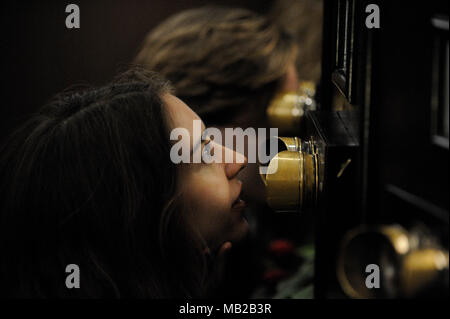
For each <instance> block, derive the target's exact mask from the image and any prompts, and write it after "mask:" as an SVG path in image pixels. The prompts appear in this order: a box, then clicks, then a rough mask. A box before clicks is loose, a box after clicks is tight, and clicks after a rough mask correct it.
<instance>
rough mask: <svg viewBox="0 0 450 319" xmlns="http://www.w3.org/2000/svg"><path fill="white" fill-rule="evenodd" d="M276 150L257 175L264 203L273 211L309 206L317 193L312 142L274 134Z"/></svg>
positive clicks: (315, 156) (316, 172)
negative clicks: (264, 169)
mask: <svg viewBox="0 0 450 319" xmlns="http://www.w3.org/2000/svg"><path fill="white" fill-rule="evenodd" d="M278 139H279V142H280V143H279V150H280V148H281V150H280V151H279V152H278V153H277V154H276V155H275V156H274V157H273V158H272V159H271V160H270V162H269V164H268V172H271V173H266V174H261V178H262V180H263V182H264V185H265V186H266V196H267V203H268V204H269V206H270V207H271V208H272V209H273V210H275V211H277V212H302V211H304V210H307V209H311V208H312V207H313V206H314V205H315V203H316V200H317V196H318V192H319V182H320V178H319V165H320V163H319V153H316V152H315V150H316V149H315V148H314V147H312V142H305V141H302V140H301V139H299V138H297V137H278Z"/></svg>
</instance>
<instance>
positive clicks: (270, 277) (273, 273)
mask: <svg viewBox="0 0 450 319" xmlns="http://www.w3.org/2000/svg"><path fill="white" fill-rule="evenodd" d="M286 274H287V273H286V272H285V271H284V270H282V269H271V270H268V271H266V272H265V273H264V277H263V279H264V281H265V282H267V283H271V284H273V283H276V282H278V281H280V280H281V279H283V278H284V277H286Z"/></svg>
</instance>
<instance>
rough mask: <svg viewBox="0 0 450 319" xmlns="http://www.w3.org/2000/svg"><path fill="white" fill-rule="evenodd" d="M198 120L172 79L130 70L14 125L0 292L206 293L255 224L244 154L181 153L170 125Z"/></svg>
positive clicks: (5, 164) (4, 193)
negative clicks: (70, 282) (182, 156)
mask: <svg viewBox="0 0 450 319" xmlns="http://www.w3.org/2000/svg"><path fill="white" fill-rule="evenodd" d="M194 120H199V117H198V116H197V114H196V113H194V112H193V111H192V110H191V109H190V108H189V107H188V106H187V105H186V104H184V103H183V102H182V101H181V100H179V99H178V98H176V97H175V96H173V95H172V94H171V88H170V87H169V85H168V84H167V82H165V81H163V80H161V79H160V78H159V77H158V76H157V75H156V74H154V73H149V72H143V71H140V70H132V71H128V72H126V73H125V74H123V75H122V76H120V77H118V78H117V79H116V80H114V81H113V82H112V83H110V84H108V85H106V86H103V87H100V88H91V89H86V90H84V91H79V92H71V93H64V94H61V95H59V96H57V97H56V98H55V99H54V100H53V101H52V102H51V103H49V104H48V105H47V106H45V107H44V108H43V109H41V110H40V112H39V113H38V114H36V115H35V116H34V117H33V118H31V119H30V120H29V121H28V122H27V123H26V124H25V125H24V126H23V127H22V128H21V129H19V130H18V131H17V132H15V134H13V136H12V137H11V138H10V139H9V141H8V142H7V143H6V145H5V146H4V147H3V149H2V150H1V153H0V154H1V157H2V158H1V161H0V176H1V177H2V179H1V183H0V196H1V197H0V205H1V206H0V207H1V215H0V256H1V258H0V290H1V295H3V296H7V297H127V298H129V297H143V298H146V297H151V298H169V297H200V296H205V294H206V293H207V289H208V287H209V286H210V283H211V280H212V276H213V275H214V269H215V265H216V264H217V259H218V258H219V257H220V256H221V255H223V253H224V252H225V251H227V250H229V249H230V247H231V245H232V244H233V243H235V242H238V241H240V240H241V239H242V238H243V237H244V236H245V235H246V233H247V222H246V220H245V219H244V218H243V216H242V210H243V208H242V207H243V206H244V205H243V203H242V201H241V200H240V198H239V196H240V192H241V187H242V183H241V182H240V181H239V179H238V177H237V175H238V173H239V172H240V171H241V169H242V168H244V167H245V165H246V163H245V162H244V163H211V164H207V163H191V164H188V163H184V164H174V163H173V162H172V161H171V158H170V149H171V146H172V143H173V142H174V141H172V142H171V141H170V139H169V136H170V131H171V130H172V129H173V128H175V127H181V128H186V129H187V130H188V131H189V132H190V133H191V136H194V134H192V129H193V124H192V123H193V121H194ZM203 129H204V127H203ZM197 142H198V141H190V143H189V144H190V147H191V149H192V145H194V144H196V143H197ZM207 144H209V145H207ZM206 146H207V147H208V151H209V152H212V151H213V152H224V151H225V149H224V147H222V146H221V145H218V144H215V143H214V142H213V141H210V140H206V141H203V142H201V147H202V150H203V149H204V148H205V147H206ZM72 264H75V265H77V266H78V268H79V271H80V272H79V274H80V285H79V288H72V289H69V288H68V287H67V285H66V277H67V276H68V275H69V274H68V273H66V267H67V266H68V265H72Z"/></svg>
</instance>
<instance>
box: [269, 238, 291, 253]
mask: <svg viewBox="0 0 450 319" xmlns="http://www.w3.org/2000/svg"><path fill="white" fill-rule="evenodd" d="M293 250H294V245H293V244H292V242H291V241H289V240H287V239H277V240H274V241H272V242H271V243H270V244H269V252H270V253H271V254H273V255H276V256H283V255H287V254H291V253H292V252H293Z"/></svg>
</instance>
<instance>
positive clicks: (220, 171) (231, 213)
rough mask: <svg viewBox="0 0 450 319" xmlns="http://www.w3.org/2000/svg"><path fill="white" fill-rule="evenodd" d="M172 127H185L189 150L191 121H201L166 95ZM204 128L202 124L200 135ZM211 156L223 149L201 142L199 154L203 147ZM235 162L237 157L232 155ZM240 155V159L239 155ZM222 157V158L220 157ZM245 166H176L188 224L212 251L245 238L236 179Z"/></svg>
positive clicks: (239, 189) (244, 221) (246, 225)
mask: <svg viewBox="0 0 450 319" xmlns="http://www.w3.org/2000/svg"><path fill="white" fill-rule="evenodd" d="M163 99H164V101H165V103H166V105H167V109H168V110H167V111H168V114H169V116H170V119H171V122H172V129H173V128H176V127H178V128H185V129H187V130H188V131H189V133H190V136H191V140H190V145H189V149H190V150H191V151H192V149H193V145H196V144H197V143H198V142H199V141H194V140H193V137H194V136H195V135H194V134H193V123H194V122H193V121H194V120H200V118H199V116H198V115H197V114H196V113H195V112H194V111H192V110H191V109H190V108H189V107H188V106H187V105H186V104H185V103H184V102H182V101H181V100H180V99H178V98H177V97H175V96H173V95H170V94H166V95H165V96H164V97H163ZM204 129H205V127H204V125H203V124H202V133H203V130H204ZM186 142H187V141H186ZM206 145H208V146H207V147H208V148H209V152H210V153H211V154H213V153H215V152H224V151H225V147H224V146H222V145H220V144H217V143H215V142H214V141H208V140H206V141H202V144H201V145H200V147H201V151H202V152H203V149H204V148H205V146H206ZM233 155H234V159H236V158H237V156H238V154H236V153H234V152H233ZM239 156H241V157H242V155H241V154H239ZM222 158H225V155H224V154H222ZM246 163H247V159H246V158H245V160H244V163H236V161H235V162H234V163H214V162H213V163H203V162H202V163H189V164H179V172H180V177H179V182H180V185H179V187H180V189H181V191H182V194H183V200H184V203H185V204H186V205H187V206H188V208H189V209H188V210H187V211H188V212H189V216H187V219H188V221H189V222H190V223H191V224H192V225H193V227H194V228H195V229H196V230H197V231H198V232H199V233H200V235H201V236H202V237H203V239H204V240H205V241H206V243H207V244H208V248H209V249H210V250H212V251H214V250H216V249H218V248H219V247H220V246H221V245H222V244H224V243H225V242H228V241H230V242H232V243H233V242H237V241H240V240H241V239H243V238H244V237H245V235H246V234H247V231H248V224H247V221H246V219H245V218H244V216H243V213H244V208H245V205H244V203H243V202H242V201H240V193H241V190H242V182H241V181H240V180H239V179H238V178H237V175H238V173H239V171H240V170H241V169H242V168H244V167H245V165H246Z"/></svg>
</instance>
